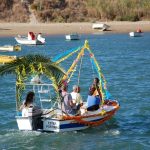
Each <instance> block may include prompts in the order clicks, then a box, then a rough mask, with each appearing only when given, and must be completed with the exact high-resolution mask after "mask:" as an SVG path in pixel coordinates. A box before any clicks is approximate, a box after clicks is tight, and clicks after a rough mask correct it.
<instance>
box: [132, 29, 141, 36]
mask: <svg viewBox="0 0 150 150" xmlns="http://www.w3.org/2000/svg"><path fill="white" fill-rule="evenodd" d="M142 35H143V32H142V31H141V29H137V31H136V32H130V33H129V36H130V37H141V36H142Z"/></svg>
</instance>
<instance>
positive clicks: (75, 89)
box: [73, 85, 80, 93]
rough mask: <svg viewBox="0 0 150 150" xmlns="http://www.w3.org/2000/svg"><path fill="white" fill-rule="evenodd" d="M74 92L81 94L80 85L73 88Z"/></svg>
mask: <svg viewBox="0 0 150 150" xmlns="http://www.w3.org/2000/svg"><path fill="white" fill-rule="evenodd" d="M73 91H74V92H77V93H80V87H79V86H78V85H74V86H73Z"/></svg>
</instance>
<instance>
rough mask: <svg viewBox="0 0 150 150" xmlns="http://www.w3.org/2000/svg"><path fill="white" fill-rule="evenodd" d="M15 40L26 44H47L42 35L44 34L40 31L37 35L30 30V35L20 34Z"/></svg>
mask: <svg viewBox="0 0 150 150" xmlns="http://www.w3.org/2000/svg"><path fill="white" fill-rule="evenodd" d="M15 40H16V41H17V42H18V43H19V44H25V45H43V44H45V38H44V37H42V34H41V33H39V34H38V35H37V37H36V35H35V34H34V33H33V32H28V36H27V37H26V36H21V35H18V36H17V37H15Z"/></svg>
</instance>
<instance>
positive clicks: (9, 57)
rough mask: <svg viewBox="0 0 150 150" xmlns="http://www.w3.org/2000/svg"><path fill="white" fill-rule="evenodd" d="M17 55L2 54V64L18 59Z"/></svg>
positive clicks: (0, 56)
mask: <svg viewBox="0 0 150 150" xmlns="http://www.w3.org/2000/svg"><path fill="white" fill-rule="evenodd" d="M16 58H17V57H16V56H8V55H0V64H5V63H9V62H11V61H14V60H16Z"/></svg>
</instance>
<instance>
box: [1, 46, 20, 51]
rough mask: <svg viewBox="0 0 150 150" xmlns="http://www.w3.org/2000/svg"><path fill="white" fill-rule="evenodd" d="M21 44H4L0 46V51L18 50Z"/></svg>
mask: <svg viewBox="0 0 150 150" xmlns="http://www.w3.org/2000/svg"><path fill="white" fill-rule="evenodd" d="M20 50H21V46H20V45H14V46H13V45H4V46H0V51H4V52H5V51H6V52H13V51H20Z"/></svg>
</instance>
